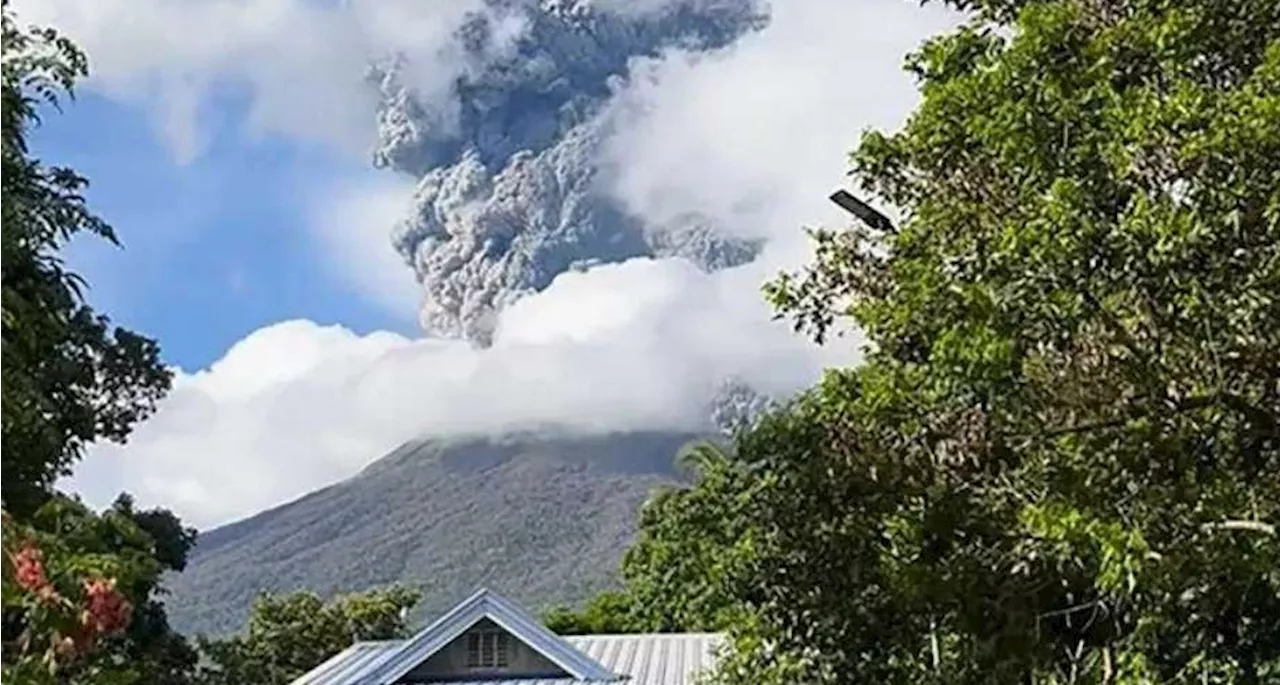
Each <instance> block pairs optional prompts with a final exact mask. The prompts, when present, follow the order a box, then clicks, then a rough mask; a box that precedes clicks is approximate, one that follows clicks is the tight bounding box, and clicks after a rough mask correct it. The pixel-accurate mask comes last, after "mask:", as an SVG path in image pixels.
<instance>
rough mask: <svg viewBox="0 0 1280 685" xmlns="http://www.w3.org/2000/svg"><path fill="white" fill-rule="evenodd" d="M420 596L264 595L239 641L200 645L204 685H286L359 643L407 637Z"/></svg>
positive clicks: (401, 592)
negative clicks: (328, 597)
mask: <svg viewBox="0 0 1280 685" xmlns="http://www.w3.org/2000/svg"><path fill="white" fill-rule="evenodd" d="M420 597H421V593H419V592H418V591H417V590H412V589H408V588H404V587H391V588H388V589H384V590H373V591H370V592H366V593H360V594H352V595H346V596H342V597H337V598H335V599H333V600H332V601H330V602H327V603H326V602H325V601H324V600H322V599H320V597H319V596H317V595H315V594H314V593H310V592H299V593H294V594H290V595H282V596H275V595H269V594H264V595H261V596H259V597H258V599H257V600H256V601H255V602H254V605H253V613H252V615H251V616H250V618H249V622H248V625H247V627H246V629H245V632H244V634H243V635H239V636H236V637H231V638H227V639H221V640H207V639H201V640H200V650H201V652H202V653H203V654H204V656H205V659H206V661H207V662H208V665H207V666H206V667H204V668H202V672H201V677H200V682H201V683H202V684H203V685H224V684H225V685H244V684H245V683H253V684H254V685H286V684H287V683H290V682H292V681H293V680H295V679H296V678H298V677H299V676H301V675H303V674H304V673H306V672H308V671H310V670H311V669H313V668H315V667H316V666H319V665H320V664H322V663H324V662H325V661H326V660H328V659H329V658H330V657H332V656H333V655H335V654H337V653H338V652H340V651H342V650H343V649H346V648H347V647H349V646H351V644H353V643H354V642H356V641H359V640H390V639H396V638H404V637H408V635H409V629H408V626H407V625H405V622H404V619H405V616H406V615H407V613H408V610H409V609H410V608H412V607H413V606H414V605H415V604H417V603H418V600H419V599H420Z"/></svg>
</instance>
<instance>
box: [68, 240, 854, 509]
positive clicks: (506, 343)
mask: <svg viewBox="0 0 1280 685" xmlns="http://www.w3.org/2000/svg"><path fill="white" fill-rule="evenodd" d="M745 275H746V274H741V273H739V274H734V273H730V272H725V273H724V274H723V276H722V277H721V278H712V279H708V278H706V277H705V275H704V274H702V272H700V271H698V270H697V269H695V268H694V267H693V266H692V265H690V264H689V263H687V262H684V261H680V260H635V261H632V262H628V263H625V264H620V265H609V266H604V267H600V268H597V269H594V270H592V271H590V272H586V273H567V274H564V275H561V276H560V277H559V278H558V279H557V280H556V281H555V282H554V283H553V284H552V286H551V287H550V288H548V289H547V290H546V291H544V292H542V293H539V294H537V295H533V296H530V297H528V298H525V299H523V300H521V301H519V302H517V303H516V304H515V305H514V306H512V307H511V308H510V309H508V310H506V311H505V312H503V313H502V314H501V316H500V320H499V325H498V330H497V334H496V336H495V339H494V343H493V345H492V346H491V347H489V348H485V349H480V348H475V347H472V346H470V345H468V344H466V343H464V342H461V341H449V340H438V339H420V340H410V339H407V338H404V337H401V336H398V335H394V334H390V333H372V334H368V335H364V336H360V335H357V334H355V333H353V332H351V331H349V330H347V329H345V328H342V327H340V326H321V325H318V324H315V323H312V322H309V321H288V322H283V323H279V324H275V325H273V326H268V327H266V328H263V329H260V330H258V331H256V332H254V333H253V334H251V335H250V336H248V337H247V338H245V339H244V340H242V341H240V342H239V343H237V344H236V345H235V346H234V347H232V348H231V349H230V350H229V351H228V352H227V353H226V355H225V356H224V357H223V358H222V359H220V360H218V361H217V362H216V363H214V364H213V365H212V366H211V367H210V368H208V369H207V370H203V371H198V372H195V373H182V374H181V375H180V376H179V377H178V379H177V381H176V383H175V386H174V388H173V391H172V393H171V394H170V396H169V397H168V398H167V399H166V400H165V401H164V402H163V404H162V406H161V408H160V410H159V412H158V413H157V414H156V415H155V416H154V417H153V418H151V419H150V420H148V421H147V422H145V423H144V424H142V425H141V426H139V428H138V429H137V431H136V432H135V434H134V436H133V437H132V438H131V440H130V442H129V444H128V445H127V446H116V445H101V446H97V447H95V448H94V449H93V450H92V452H91V454H90V455H89V456H88V458H87V459H86V460H85V461H84V462H83V464H82V465H81V467H80V468H79V469H78V470H77V473H76V475H75V476H74V477H73V478H72V480H71V482H70V483H69V485H70V487H72V488H73V489H76V490H79V491H81V492H83V493H84V494H85V495H86V497H88V498H89V499H90V500H91V501H95V502H103V501H108V500H109V499H110V498H111V497H112V496H113V495H114V494H115V493H116V492H118V491H120V490H121V489H127V490H129V491H131V492H133V493H134V494H135V495H136V496H137V497H138V499H139V501H141V502H146V503H162V504H164V505H165V506H168V507H172V508H174V509H175V510H176V511H178V512H180V513H181V515H182V516H183V517H184V518H185V519H187V520H190V521H191V522H193V523H194V524H196V525H200V526H209V525H214V524H217V523H222V522H225V521H228V520H231V519H234V518H237V517H239V516H243V515H246V514H249V513H252V512H254V511H257V510H260V509H262V508H264V507H268V506H271V505H273V504H277V503H280V502H283V501H286V500H287V499H290V498H293V497H296V496H299V495H302V494H304V493H306V492H308V491H310V490H313V489H315V488H317V487H320V486H322V485H325V484H327V483H331V482H333V481H335V480H338V479H340V478H343V477H346V476H349V475H351V474H352V473H354V472H355V471H357V470H358V469H359V468H361V467H363V466H364V465H366V464H368V463H369V462H370V461H372V460H373V459H375V458H377V457H378V456H381V455H382V454H384V453H386V452H387V451H389V450H391V449H392V448H394V447H396V446H397V445H399V444H401V443H403V442H405V441H406V440H409V439H411V438H414V437H417V436H421V435H433V436H445V435H461V434H488V433H492V432H497V431H509V430H520V429H535V428H538V427H543V426H557V427H561V428H569V429H577V430H582V431H603V430H626V429H641V428H644V429H657V428H672V429H689V428H699V427H706V426H705V423H704V422H705V421H706V420H707V418H706V405H707V403H708V402H709V401H710V400H711V398H712V396H713V394H714V392H715V390H716V386H717V383H718V382H719V381H720V380H722V379H723V378H725V377H730V376H737V377H740V378H742V379H744V380H745V381H747V382H749V383H751V384H752V385H753V386H755V387H757V388H759V389H761V390H763V391H766V392H777V393H785V392H789V391H791V390H795V389H797V388H799V387H801V386H803V385H805V384H807V383H809V382H812V381H813V380H814V379H815V378H816V376H817V374H818V373H819V371H820V369H821V368H822V367H823V365H824V363H829V362H832V361H844V362H847V361H849V360H850V359H849V356H848V355H849V353H850V350H848V349H832V350H829V351H828V352H827V354H828V355H831V356H829V357H827V358H826V359H824V358H822V357H821V356H815V355H813V354H810V353H809V351H808V350H806V349H805V347H806V345H805V343H804V342H803V341H801V340H800V339H798V338H796V337H794V336H792V335H790V333H789V332H788V330H787V329H786V327H785V326H782V325H778V324H777V323H773V322H770V321H769V317H768V313H767V311H765V308H764V304H763V303H762V302H759V301H758V298H757V299H754V300H753V299H752V298H743V297H741V296H740V292H741V291H742V290H743V288H744V286H745V285H746V284H745V283H742V282H739V281H741V280H743V277H744V276H745Z"/></svg>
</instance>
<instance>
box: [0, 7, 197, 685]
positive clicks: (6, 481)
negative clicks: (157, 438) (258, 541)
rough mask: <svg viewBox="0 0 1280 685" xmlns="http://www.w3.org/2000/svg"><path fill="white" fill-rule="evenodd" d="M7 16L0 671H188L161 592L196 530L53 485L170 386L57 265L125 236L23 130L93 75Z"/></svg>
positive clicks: (107, 675) (171, 678)
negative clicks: (98, 510)
mask: <svg viewBox="0 0 1280 685" xmlns="http://www.w3.org/2000/svg"><path fill="white" fill-rule="evenodd" d="M2 8H3V9H2V11H0V14H2V16H3V41H4V61H3V88H2V89H0V96H2V99H3V103H2V104H3V109H2V115H0V118H2V120H3V121H2V124H3V126H2V127H3V131H2V134H3V141H2V142H3V170H2V177H3V178H2V183H3V197H0V213H2V220H3V231H0V237H2V239H3V256H2V265H0V272H2V274H0V279H2V281H3V284H2V285H3V292H2V293H0V304H2V310H3V312H2V316H0V318H2V319H3V322H2V323H3V352H2V355H3V366H4V374H3V397H2V398H0V414H2V417H0V418H2V424H3V425H2V428H3V431H2V432H3V435H2V436H0V437H2V439H3V444H4V452H3V458H2V459H0V464H2V466H3V469H2V470H3V473H0V497H2V499H3V503H4V510H5V522H4V539H5V559H4V573H5V576H4V580H5V593H4V614H3V619H4V621H3V624H4V625H3V627H4V640H5V647H6V649H5V650H4V676H5V678H6V679H8V678H17V679H19V680H22V681H29V680H30V679H32V678H37V677H39V678H43V679H46V680H48V681H50V682H62V683H67V682H93V683H104V682H165V683H179V684H180V683H182V682H183V681H184V679H185V677H186V676H187V675H189V673H190V672H191V671H192V669H193V668H194V665H195V656H196V655H195V652H194V650H192V649H191V648H190V647H189V646H188V645H187V644H186V643H185V641H184V640H183V639H182V637H181V636H179V635H177V634H175V633H174V632H173V631H172V630H171V629H170V628H169V625H168V622H167V620H166V618H165V614H164V609H163V606H162V605H161V603H160V602H159V599H158V597H159V594H160V592H161V590H160V587H159V583H160V579H161V576H162V574H163V573H164V572H166V571H170V570H181V569H182V567H183V566H184V565H185V563H186V555H187V552H188V551H189V550H190V548H191V545H192V544H193V543H194V539H195V537H194V536H195V533H194V531H191V530H189V529H187V528H185V527H183V526H182V524H181V522H179V521H178V520H177V518H175V517H174V516H173V515H172V514H171V513H169V512H167V511H164V510H159V509H157V510H151V511H136V510H135V509H134V507H133V503H132V501H131V500H129V499H128V498H127V497H124V498H122V499H120V500H119V501H117V502H116V504H115V505H114V506H113V507H112V508H110V509H108V510H107V511H105V512H103V513H102V514H100V515H97V514H94V513H93V512H91V511H90V510H88V509H87V508H86V507H84V506H83V505H82V504H80V503H79V502H77V501H75V500H74V499H71V498H68V497H66V496H64V495H61V494H59V493H58V492H56V490H55V489H54V488H53V485H54V481H55V480H56V479H57V478H58V477H59V476H62V475H65V474H67V473H69V469H70V467H71V465H72V464H73V463H74V462H75V461H76V460H77V459H78V458H79V456H80V455H81V453H82V451H83V449H84V447H85V445H87V444H88V443H90V442H92V441H95V440H116V441H122V440H124V439H125V437H126V436H127V435H128V434H129V431H130V429H131V428H132V426H133V424H134V423H136V422H137V421H139V420H141V419H142V418H144V417H146V416H147V415H148V414H149V413H150V412H151V411H152V409H153V408H154V404H155V402H156V400H157V399H158V398H159V397H161V396H162V395H163V394H164V393H165V392H166V391H167V390H168V388H169V382H170V372H169V371H168V369H166V368H165V367H164V366H163V365H162V364H161V363H160V360H159V351H158V348H157V347H156V345H155V343H154V342H153V341H151V340H149V339H146V338H143V337H141V336H138V335H136V334H134V333H131V332H129V331H125V330H122V329H119V328H113V327H112V326H111V325H110V323H109V321H108V320H107V319H106V317H104V316H102V315H101V314H98V313H97V312H95V311H94V310H93V309H92V308H91V307H90V306H89V305H88V304H87V303H86V302H85V301H84V299H83V298H82V289H83V286H84V283H83V281H82V280H81V279H80V278H79V277H78V276H77V275H76V274H74V273H71V272H69V271H68V270H66V269H65V268H64V266H63V263H62V260H61V250H62V248H63V247H64V246H65V245H66V244H67V243H68V242H69V241H70V240H72V239H73V238H74V237H75V236H77V235H80V234H85V233H87V234H91V235H96V236H98V237H100V238H105V239H107V240H110V241H113V242H114V240H115V237H114V233H113V232H112V230H111V228H110V227H109V226H108V225H106V224H105V223H104V222H103V221H102V220H101V219H99V218H98V217H96V216H94V215H93V214H92V213H91V212H90V211H89V210H88V208H87V207H86V205H85V202H84V199H83V197H81V194H80V193H81V192H82V191H83V189H84V187H85V185H86V181H85V179H83V178H82V177H80V176H79V175H77V174H76V173H75V172H74V171H73V170H71V169H68V168H65V167H48V166H45V165H44V164H42V163H41V161H40V160H39V159H38V158H36V157H35V156H34V155H33V153H32V152H31V151H30V150H29V149H28V146H27V137H28V133H29V131H30V129H31V127H32V126H35V125H36V124H37V123H38V122H39V116H38V109H39V107H40V106H41V105H42V104H43V105H46V106H52V107H53V108H55V109H56V108H57V106H58V104H59V101H60V100H61V99H62V98H63V97H66V96H69V95H70V94H71V88H72V86H73V84H74V82H75V80H76V79H77V78H78V77H81V76H83V75H84V74H85V73H86V68H87V65H86V61H85V58H84V55H83V54H82V53H81V52H80V51H79V50H77V49H76V47H75V46H74V45H73V44H72V43H71V42H70V41H68V40H67V39H65V38H63V37H61V36H59V35H58V34H57V33H56V32H55V31H53V30H50V29H36V28H20V27H19V26H18V25H17V23H16V21H15V19H14V17H13V16H12V14H11V13H10V8H9V3H8V2H7V1H6V2H4V3H3V5H2Z"/></svg>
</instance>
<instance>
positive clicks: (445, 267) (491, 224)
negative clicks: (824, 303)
mask: <svg viewBox="0 0 1280 685" xmlns="http://www.w3.org/2000/svg"><path fill="white" fill-rule="evenodd" d="M765 19H766V17H765V15H764V14H763V12H762V10H761V9H760V8H759V7H758V6H757V5H756V3H755V2H754V1H753V0H667V1H665V2H653V1H649V2H644V3H640V4H638V5H634V6H631V7H630V8H628V7H627V6H626V5H625V3H616V2H615V3H587V2H581V1H579V2H572V1H567V0H541V1H540V2H539V1H536V0H485V3H484V7H483V9H482V10H479V11H474V12H472V13H470V14H469V15H468V17H467V18H466V20H465V21H464V22H463V25H462V26H461V28H460V29H459V30H458V32H457V41H456V43H457V44H456V49H457V50H458V51H459V53H460V55H459V58H460V60H461V62H462V63H463V64H464V65H465V67H464V69H463V73H462V75H461V76H459V77H458V78H456V79H455V80H454V82H453V84H452V91H453V92H451V93H450V94H449V95H450V96H449V97H443V98H442V97H439V93H422V92H419V91H418V90H415V88H414V86H413V84H415V83H419V82H421V81H422V79H421V78H420V77H419V75H415V74H414V73H413V70H414V65H413V64H412V63H410V62H409V61H407V60H404V59H391V60H387V61H384V62H383V63H381V64H379V65H377V66H376V67H375V68H374V69H373V70H372V75H371V77H372V79H373V81H374V82H375V83H376V84H377V86H378V88H379V90H380V92H381V95H382V100H381V106H380V108H379V141H378V146H377V148H376V150H375V155H374V156H375V161H376V163H377V164H379V165H382V166H386V167H390V168H391V169H394V170H396V171H399V172H402V173H405V174H410V175H412V176H413V177H415V178H419V179H420V181H419V182H418V185H417V189H416V192H415V194H414V201H413V207H412V210H411V212H410V214H409V216H407V217H406V218H405V219H404V220H403V221H402V222H401V223H400V225H399V226H398V227H397V229H396V232H395V236H394V243H395V247H396V250H397V251H398V252H399V253H400V255H401V256H402V257H403V258H404V259H405V261H406V262H407V263H408V264H409V265H410V266H411V267H412V268H413V270H414V272H415V274H416V277H417V279H418V282H419V283H420V284H421V286H422V288H423V291H424V302H423V307H422V310H421V313H420V319H421V323H422V325H423V327H424V329H425V330H426V332H427V333H428V334H429V335H432V336H441V337H458V338H465V339H467V340H470V341H473V342H475V343H478V344H481V345H487V344H489V342H490V341H491V339H492V334H493V325H494V321H495V320H496V319H495V317H496V313H497V312H498V311H500V310H501V309H502V308H504V307H505V306H506V305H509V304H510V303H511V302H513V301H515V300H516V299H518V298H520V297H521V296H523V295H526V294H529V293H532V292H537V291H540V290H542V289H543V288H545V287H547V286H548V285H549V284H550V283H551V281H552V280H553V279H554V278H555V277H556V275H558V274H560V273H563V272H566V271H570V270H575V269H581V268H585V267H588V266H591V265H594V264H601V263H614V262H621V261H625V260H627V259H630V258H634V257H641V256H652V257H671V256H675V257H684V258H687V259H689V260H690V261H692V262H693V263H694V264H696V265H697V266H698V267H700V268H702V269H704V270H717V269H722V268H726V267H731V266H735V265H739V264H743V263H745V262H747V261H750V260H751V259H752V258H753V257H754V256H755V255H756V254H757V251H758V249H759V245H758V244H757V243H755V242H752V241H749V240H745V239H742V238H738V237H730V236H727V235H723V234H721V233H720V232H718V231H717V230H716V227H715V226H714V225H713V224H712V222H710V221H708V220H707V219H705V218H704V217H700V216H697V215H690V214H682V215H678V216H677V217H675V218H673V219H669V220H665V221H664V222H663V223H661V224H657V225H655V224H653V223H646V222H645V221H643V220H641V219H640V218H639V217H637V216H634V215H630V214H628V213H627V212H626V211H625V210H624V209H623V207H622V206H621V205H620V204H619V203H618V202H617V201H616V200H615V199H613V198H612V197H610V196H609V195H608V193H607V192H605V191H604V190H603V189H602V188H601V185H602V184H600V183H598V177H599V175H600V169H599V166H598V165H599V160H600V158H601V156H602V155H601V151H602V147H603V145H604V142H605V140H606V138H607V136H608V134H609V133H610V125H611V117H610V115H609V108H608V107H607V106H606V105H607V104H608V102H609V100H610V98H611V97H612V95H613V93H614V92H615V91H616V90H617V88H618V86H619V84H620V83H621V80H622V79H625V77H626V74H627V71H628V67H629V65H630V64H631V63H632V62H633V60H635V59H637V58H643V57H653V56H656V55H658V54H660V53H661V52H662V51H664V50H667V49H672V48H678V49H683V50H688V51H706V50H713V49H716V48H719V47H723V46H725V45H728V44H729V43H731V42H732V41H734V40H735V39H737V38H738V37H740V36H742V35H744V34H745V33H747V32H750V31H752V30H754V29H757V28H760V27H762V26H763V25H764V23H765Z"/></svg>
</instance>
